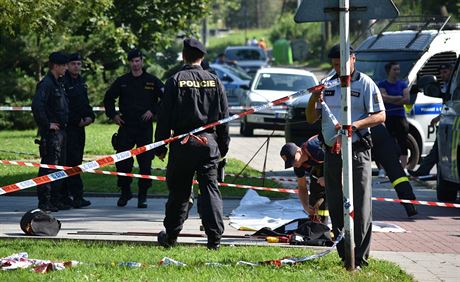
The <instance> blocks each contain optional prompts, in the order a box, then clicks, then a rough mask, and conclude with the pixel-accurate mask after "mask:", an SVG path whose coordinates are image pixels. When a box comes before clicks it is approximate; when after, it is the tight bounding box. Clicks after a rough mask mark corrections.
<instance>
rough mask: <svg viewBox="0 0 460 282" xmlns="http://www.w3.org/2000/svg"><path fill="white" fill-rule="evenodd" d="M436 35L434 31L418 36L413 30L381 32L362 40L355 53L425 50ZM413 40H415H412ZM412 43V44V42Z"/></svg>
mask: <svg viewBox="0 0 460 282" xmlns="http://www.w3.org/2000/svg"><path fill="white" fill-rule="evenodd" d="M437 35H438V32H437V31H435V30H424V31H421V32H420V33H419V34H418V36H417V32H416V31H413V30H405V31H393V32H383V33H382V34H380V36H378V35H373V36H371V37H369V38H367V39H366V40H364V41H363V42H362V43H361V44H360V45H359V47H358V48H356V51H364V50H366V51H367V50H399V49H406V50H414V51H416V50H425V49H427V48H428V47H429V45H430V43H431V41H433V39H434V38H435V37H436V36H437ZM414 39H415V40H414ZM412 41H413V42H412Z"/></svg>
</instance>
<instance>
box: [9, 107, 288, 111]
mask: <svg viewBox="0 0 460 282" xmlns="http://www.w3.org/2000/svg"><path fill="white" fill-rule="evenodd" d="M92 109H93V111H94V112H105V108H104V107H93V108H92ZM248 109H250V108H248V107H243V106H230V107H228V110H229V111H232V112H235V111H246V110H248ZM271 109H273V110H286V109H287V106H286V105H281V106H274V107H272V108H271ZM115 110H116V111H118V110H119V108H118V107H115ZM0 111H8V112H30V111H32V107H30V106H0Z"/></svg>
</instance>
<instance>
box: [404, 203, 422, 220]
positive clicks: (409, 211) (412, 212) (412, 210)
mask: <svg viewBox="0 0 460 282" xmlns="http://www.w3.org/2000/svg"><path fill="white" fill-rule="evenodd" d="M402 205H403V206H404V209H405V210H406V213H407V216H408V217H411V216H414V215H416V214H418V212H417V209H416V208H415V205H414V204H409V203H402Z"/></svg>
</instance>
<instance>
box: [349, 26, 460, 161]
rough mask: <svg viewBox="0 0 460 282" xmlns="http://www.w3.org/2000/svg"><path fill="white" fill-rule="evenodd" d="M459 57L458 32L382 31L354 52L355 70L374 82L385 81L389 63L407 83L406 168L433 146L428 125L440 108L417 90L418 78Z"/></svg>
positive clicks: (438, 102)
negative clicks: (409, 96) (408, 159)
mask: <svg viewBox="0 0 460 282" xmlns="http://www.w3.org/2000/svg"><path fill="white" fill-rule="evenodd" d="M459 54H460V30H445V31H444V30H443V31H437V30H423V31H412V30H410V31H409V30H407V31H393V32H383V33H381V34H379V35H374V36H371V37H369V38H367V39H366V40H364V41H363V42H362V43H361V44H360V45H359V46H358V48H357V49H356V57H357V62H356V68H357V69H358V70H359V71H361V72H364V73H366V74H367V75H369V76H370V77H372V78H373V79H374V81H376V82H378V81H381V80H384V79H386V73H385V68H384V65H385V64H386V63H388V62H389V61H396V62H398V63H399V64H400V66H401V75H400V78H401V79H404V80H406V81H407V82H408V84H409V87H410V89H411V102H412V103H414V104H413V106H406V110H407V119H408V121H409V124H410V130H409V132H410V136H409V141H410V143H411V144H410V146H409V149H410V164H409V165H408V166H409V168H411V167H413V166H415V165H416V164H417V163H418V161H419V160H420V155H426V154H428V153H429V151H430V149H431V147H432V146H433V143H434V140H435V139H436V128H435V127H434V126H432V125H430V121H431V120H432V119H433V118H434V117H435V116H437V115H438V114H439V113H440V112H441V108H442V100H441V99H439V98H432V97H428V96H425V95H424V94H423V92H420V91H419V89H418V87H417V85H416V82H417V77H421V76H425V75H435V76H439V71H438V66H439V65H440V64H443V63H448V64H455V61H456V60H457V57H458V56H459ZM417 150H418V152H417Z"/></svg>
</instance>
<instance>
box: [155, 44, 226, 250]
mask: <svg viewBox="0 0 460 282" xmlns="http://www.w3.org/2000/svg"><path fill="white" fill-rule="evenodd" d="M205 54H206V49H205V48H204V46H203V45H202V44H201V43H200V42H199V41H197V40H195V39H190V38H188V39H185V40H184V48H183V51H182V55H183V58H184V61H185V64H186V65H185V66H184V67H183V68H182V70H181V71H179V72H178V73H176V74H175V75H174V76H172V77H171V78H169V79H168V81H167V82H166V88H165V95H164V99H163V101H162V104H161V110H160V114H159V116H158V124H157V127H156V131H155V141H161V140H164V139H166V138H169V137H170V136H171V131H173V132H174V135H180V134H183V133H187V132H190V131H191V130H193V129H195V128H198V127H200V126H203V125H206V124H209V123H212V122H215V121H217V120H219V119H222V118H226V117H228V104H227V97H226V95H225V92H224V88H223V85H222V83H221V82H220V81H219V79H218V78H217V76H215V75H213V74H212V73H210V72H208V71H205V70H203V68H202V67H201V66H200V63H201V62H202V60H203V58H204V55H205ZM229 142H230V137H229V133H228V124H223V125H219V126H216V127H215V128H212V129H208V130H206V131H205V132H202V133H200V134H198V135H197V136H195V135H191V136H188V137H187V138H185V139H184V140H182V141H181V142H173V143H171V144H170V149H171V150H170V153H169V162H168V167H167V172H166V177H167V185H168V189H169V197H168V201H167V203H166V216H165V219H164V222H163V223H164V226H165V228H166V232H165V231H162V232H160V234H159V235H158V243H159V244H160V245H162V246H164V247H172V246H174V245H175V243H176V240H177V236H178V235H179V233H180V231H181V230H182V226H183V223H184V221H185V219H186V218H187V209H188V205H189V198H190V194H191V185H192V180H193V176H194V175H195V172H196V173H197V180H198V182H199V188H200V195H199V197H200V198H199V202H200V215H201V218H202V223H203V226H204V229H205V232H206V235H207V237H208V243H207V247H208V249H218V248H219V247H220V239H221V237H222V233H223V232H224V222H223V205H222V198H221V195H220V191H219V188H218V184H217V164H218V161H219V159H220V158H221V157H224V156H225V155H226V154H227V151H228V145H229ZM166 151H167V149H166V147H159V148H157V149H155V154H156V155H157V156H159V157H160V159H162V158H164V156H165V154H166Z"/></svg>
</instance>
